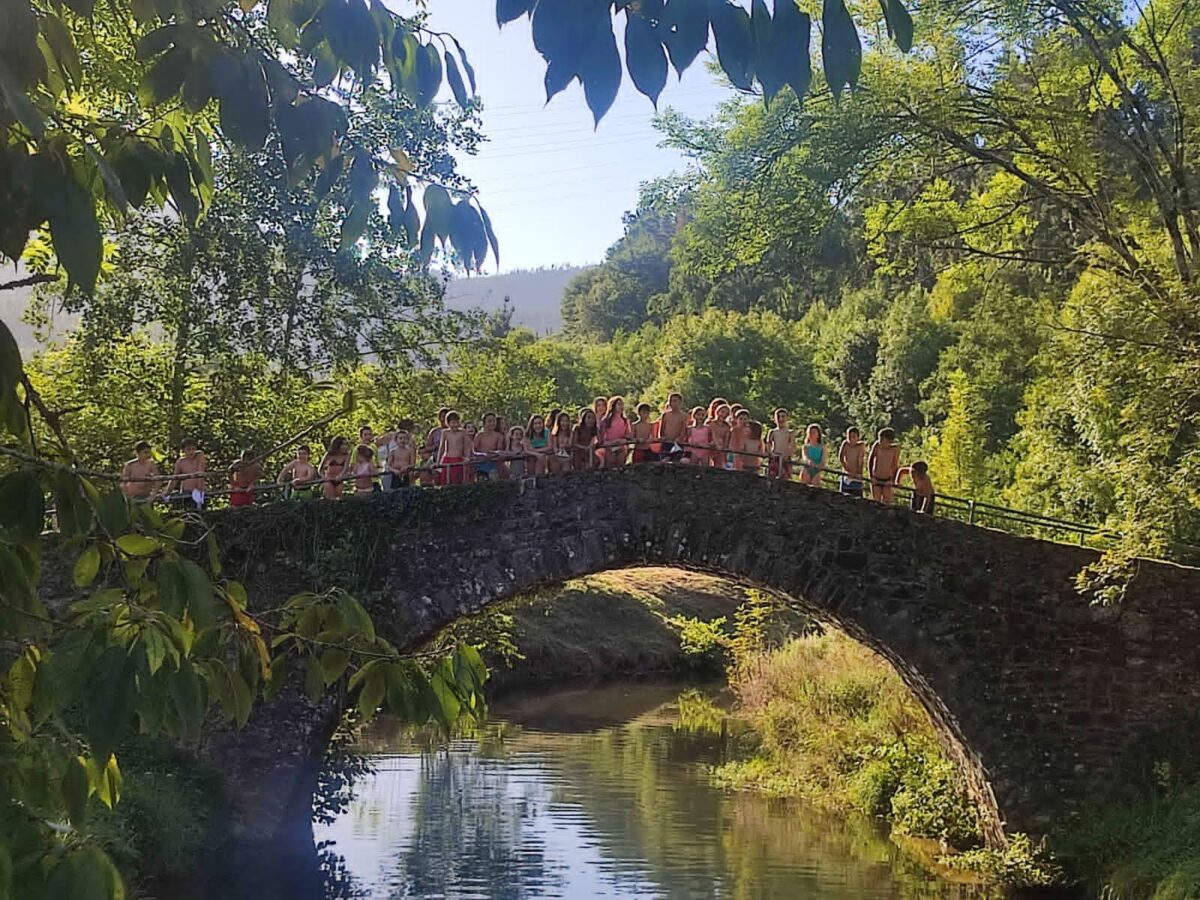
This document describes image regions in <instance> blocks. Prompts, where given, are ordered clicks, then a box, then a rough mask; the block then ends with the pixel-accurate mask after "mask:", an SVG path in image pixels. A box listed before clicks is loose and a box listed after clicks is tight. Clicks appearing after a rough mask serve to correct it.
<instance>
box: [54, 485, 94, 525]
mask: <svg viewBox="0 0 1200 900" xmlns="http://www.w3.org/2000/svg"><path fill="white" fill-rule="evenodd" d="M54 512H55V519H56V520H57V521H58V530H59V532H60V533H61V534H62V535H63V536H64V537H66V538H74V537H81V536H83V535H86V534H87V533H88V532H89V531H91V528H92V505H91V502H90V501H89V500H88V498H87V496H85V494H84V492H83V491H82V490H81V489H80V482H79V480H78V479H77V478H76V476H74V475H69V474H67V473H66V472H60V473H59V474H57V475H55V476H54Z"/></svg>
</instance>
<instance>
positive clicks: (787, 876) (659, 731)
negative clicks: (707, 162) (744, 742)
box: [316, 684, 997, 900]
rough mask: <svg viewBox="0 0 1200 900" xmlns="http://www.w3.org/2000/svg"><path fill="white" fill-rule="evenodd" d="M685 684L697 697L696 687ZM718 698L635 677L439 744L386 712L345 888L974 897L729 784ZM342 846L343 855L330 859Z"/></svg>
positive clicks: (446, 894)
mask: <svg viewBox="0 0 1200 900" xmlns="http://www.w3.org/2000/svg"><path fill="white" fill-rule="evenodd" d="M681 694H682V696H681ZM712 699H713V695H712V694H711V693H708V692H699V691H696V690H695V689H690V690H686V691H685V690H684V689H683V687H682V686H680V685H670V684H618V685H608V686H602V687H592V688H588V689H586V690H578V689H577V690H566V691H556V692H553V693H550V694H543V695H540V696H537V697H526V698H524V699H519V700H510V701H508V702H506V703H503V704H501V705H499V706H497V707H496V708H495V709H494V710H493V719H494V721H493V722H491V723H490V724H489V725H487V726H486V727H484V728H482V729H481V730H480V733H479V734H477V735H475V736H474V737H472V738H471V739H463V740H458V741H454V742H452V743H451V744H450V745H449V747H448V748H447V747H441V748H422V747H420V746H417V745H416V744H415V743H414V740H413V738H412V737H411V736H407V735H406V733H405V732H404V730H403V729H402V728H400V727H399V726H398V725H396V724H395V723H391V722H388V721H386V720H380V721H378V722H376V723H373V725H372V727H371V728H370V729H369V730H368V731H367V733H366V734H365V735H364V736H363V738H362V743H361V745H360V747H359V748H358V750H359V752H361V753H363V754H365V755H366V756H368V757H369V758H370V760H371V763H372V765H373V767H374V772H373V774H371V775H368V776H366V777H364V778H363V779H362V781H361V782H360V783H359V784H358V785H357V788H356V794H357V796H356V798H355V799H354V800H353V801H352V803H351V804H350V806H349V808H348V809H346V810H345V812H344V813H343V814H342V815H340V816H339V817H338V818H337V819H336V821H334V822H333V823H332V824H328V825H318V826H316V838H317V840H318V842H329V843H327V844H326V847H327V849H328V850H329V851H331V852H332V853H334V854H337V856H338V857H340V860H336V862H337V879H336V880H337V882H338V885H339V887H338V890H337V893H339V894H341V895H342V896H359V897H370V898H380V900H382V898H389V900H390V898H431V900H432V898H439V900H442V898H444V900H468V898H480V900H499V898H506V900H518V898H560V897H561V898H591V897H612V898H639V900H643V898H671V900H675V898H678V900H683V898H688V900H691V898H708V897H713V898H716V897H722V898H724V897H728V898H754V900H783V898H788V900H792V898H810V900H824V898H828V900H835V898H836V900H843V898H921V900H925V898H931V900H932V898H965V897H971V898H975V897H991V896H997V895H995V894H993V893H992V892H990V891H985V890H983V889H981V888H979V887H975V886H970V885H964V884H952V883H949V882H947V881H943V880H940V879H939V878H937V877H935V876H933V875H931V874H930V873H928V872H927V871H926V870H924V869H923V868H922V867H920V866H919V865H917V864H916V863H915V862H914V861H913V860H912V859H911V858H910V857H908V856H906V855H905V854H903V853H901V852H900V851H899V849H898V848H897V847H896V845H894V844H893V843H892V842H891V841H889V840H888V839H887V837H886V836H885V834H884V832H883V831H882V830H881V829H880V828H879V826H878V825H877V824H876V823H874V822H870V821H866V820H863V819H855V818H846V817H839V816H833V815H830V814H827V813H821V812H818V811H816V810H814V809H812V808H809V807H807V806H804V805H800V804H797V803H794V802H785V801H778V800H776V801H772V800H768V799H766V798H763V797H758V796H754V795H748V794H728V793H724V792H722V791H719V790H716V789H714V788H713V787H711V786H710V785H709V784H708V781H707V779H706V776H705V766H706V765H711V764H715V763H719V762H720V761H721V760H722V759H723V758H724V757H725V755H726V754H727V753H728V752H729V750H728V748H729V747H730V744H731V741H730V737H729V733H728V727H729V726H728V721H727V720H726V719H725V718H724V716H723V715H722V714H721V712H720V710H719V708H718V707H717V706H714V704H713V703H712V702H711V700H712ZM331 858H333V857H331Z"/></svg>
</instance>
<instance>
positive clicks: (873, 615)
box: [219, 465, 1200, 846]
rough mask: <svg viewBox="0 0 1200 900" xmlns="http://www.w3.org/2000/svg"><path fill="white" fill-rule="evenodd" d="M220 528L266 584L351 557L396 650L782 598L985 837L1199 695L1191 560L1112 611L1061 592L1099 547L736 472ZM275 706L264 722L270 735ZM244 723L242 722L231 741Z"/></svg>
mask: <svg viewBox="0 0 1200 900" xmlns="http://www.w3.org/2000/svg"><path fill="white" fill-rule="evenodd" d="M364 523H365V525H364ZM219 528H220V530H221V531H222V532H223V535H224V537H223V542H224V546H225V550H226V552H227V554H229V555H230V557H231V558H232V559H233V560H234V561H237V560H238V559H239V558H240V560H241V561H242V563H243V564H244V565H245V566H246V567H247V568H249V569H256V570H258V571H259V573H260V577H261V579H262V580H263V582H264V585H265V586H267V587H268V588H270V589H273V590H275V591H280V590H287V591H289V592H290V590H292V589H301V588H303V587H309V586H311V585H310V584H308V583H306V582H305V578H307V577H311V576H308V575H305V574H304V573H306V572H311V567H312V565H313V564H314V559H315V557H314V554H317V553H318V552H319V549H320V547H321V546H322V544H323V542H325V541H328V540H329V539H331V538H334V537H337V536H339V535H341V536H343V539H345V540H349V541H350V542H351V543H352V544H354V545H355V546H359V547H361V553H359V554H358V557H357V558H355V557H354V554H353V552H352V553H351V556H352V558H353V559H354V562H353V565H354V566H358V567H359V569H360V570H359V571H358V572H357V573H356V576H355V577H356V578H357V579H359V580H360V582H361V583H362V584H366V585H369V588H370V590H369V592H368V593H369V595H370V596H371V597H374V598H376V599H374V600H373V601H372V604H371V611H372V614H373V615H374V617H375V620H376V625H377V628H379V629H380V630H381V632H382V633H383V634H384V635H385V636H387V637H388V638H389V639H391V640H392V641H393V642H395V643H397V644H398V645H400V646H412V645H415V644H417V643H420V642H421V641H423V640H424V639H426V638H428V637H429V636H431V635H432V634H434V633H436V632H437V631H439V630H440V629H442V628H443V627H445V626H447V625H449V624H450V623H452V622H454V621H455V620H457V619H459V618H462V617H464V616H470V615H474V614H477V613H479V612H481V611H483V610H485V609H486V608H488V607H489V606H491V605H493V604H495V603H499V602H502V601H504V600H507V599H510V598H513V597H516V596H520V595H522V594H525V593H528V592H530V591H533V590H537V589H541V588H546V587H552V586H555V585H558V584H561V583H562V582H564V581H567V580H570V579H572V578H579V577H582V576H586V575H589V574H596V573H600V572H605V571H610V570H614V569H622V568H629V567H634V566H644V565H665V566H674V567H679V568H688V569H696V570H701V571H705V572H709V573H712V574H716V575H720V576H722V577H726V578H729V579H732V580H734V581H739V582H743V583H746V584H750V585H754V586H759V587H763V588H767V589H770V590H772V591H775V592H777V593H780V594H782V595H784V596H785V597H788V598H791V602H792V603H794V604H795V605H796V606H797V607H798V608H799V609H800V610H801V611H803V612H804V613H806V614H808V615H811V616H813V617H814V618H816V619H818V620H819V621H822V622H824V623H827V624H829V625H832V626H834V627H837V628H839V629H841V630H843V631H845V632H846V633H848V634H849V635H850V636H852V637H854V638H855V639H857V640H858V641H860V642H862V643H863V644H865V645H866V646H868V647H870V648H871V649H872V650H874V651H876V652H878V653H879V654H880V655H882V656H883V657H884V658H886V659H888V660H889V661H890V662H891V664H892V665H893V666H894V667H895V668H896V670H897V671H898V672H899V674H900V676H901V677H902V678H903V679H904V681H905V682H906V684H908V686H909V687H910V689H912V691H913V693H914V694H915V695H916V696H917V698H918V699H919V700H920V702H921V703H922V705H923V706H924V707H925V709H926V710H927V711H928V713H929V715H930V718H931V719H932V721H933V723H934V726H935V729H936V730H937V732H938V733H939V736H940V738H941V740H942V741H943V743H944V745H945V746H946V748H947V750H948V751H949V753H950V754H951V756H952V758H954V759H955V761H956V762H957V764H958V766H959V768H960V771H961V772H962V773H963V775H964V777H965V780H966V784H967V788H968V790H969V792H970V794H971V795H972V797H973V799H974V800H975V801H976V802H977V803H978V804H979V808H980V810H981V813H982V816H983V828H984V834H985V839H986V840H987V841H988V842H989V843H990V844H992V845H994V846H999V845H1002V844H1003V843H1004V842H1005V833H1006V832H1007V833H1012V832H1018V831H1023V832H1029V833H1033V834H1042V833H1045V832H1046V831H1047V830H1048V829H1049V827H1050V826H1051V825H1052V823H1053V822H1055V821H1056V820H1058V819H1060V818H1061V817H1063V816H1065V815H1067V814H1069V813H1071V812H1073V811H1075V810H1078V809H1081V808H1083V807H1084V806H1085V805H1086V804H1088V803H1090V802H1093V801H1102V800H1104V799H1108V798H1110V797H1111V795H1112V789H1113V785H1114V784H1120V783H1122V780H1123V779H1124V777H1125V776H1124V768H1123V767H1124V766H1125V765H1126V763H1127V762H1128V760H1129V759H1130V758H1131V757H1132V756H1135V755H1136V754H1137V753H1138V752H1139V748H1141V747H1143V746H1144V745H1145V743H1146V742H1147V741H1148V740H1151V739H1153V738H1154V737H1155V736H1156V735H1159V734H1161V733H1162V732H1164V731H1168V730H1170V729H1172V728H1175V727H1177V726H1178V724H1179V721H1180V714H1181V712H1182V711H1185V710H1189V709H1190V708H1192V707H1194V704H1195V701H1196V699H1197V698H1200V572H1198V571H1197V570H1193V569H1187V568H1183V567H1179V566H1172V565H1167V564H1162V563H1150V562H1143V563H1142V564H1140V566H1139V571H1138V575H1137V577H1136V578H1135V580H1134V582H1133V583H1132V584H1131V586H1130V589H1129V591H1128V593H1127V596H1126V599H1125V601H1124V602H1123V604H1122V605H1121V607H1120V609H1119V610H1111V609H1102V608H1097V607H1094V606H1092V605H1090V603H1089V601H1088V599H1087V598H1085V597H1082V596H1080V595H1079V594H1078V592H1077V591H1076V590H1075V587H1074V578H1075V575H1076V574H1077V573H1078V572H1079V570H1080V569H1081V568H1082V567H1083V566H1084V565H1085V564H1086V563H1088V562H1090V561H1092V560H1093V559H1094V558H1095V555H1094V554H1093V553H1092V552H1091V551H1088V550H1085V549H1082V548H1077V547H1070V546H1066V545H1062V544H1056V543H1051V542H1046V541H1039V540H1034V539H1030V538H1022V537H1016V536H1013V535H1008V534H1003V533H1000V532H996V531H991V530H988V529H983V528H979V527H973V526H967V525H963V524H961V523H957V522H952V521H947V520H941V519H934V518H931V517H921V516H915V515H912V514H910V513H908V512H907V511H905V510H902V509H886V508H882V507H879V506H877V505H875V504H871V503H868V502H864V501H860V500H855V499H852V498H848V497H843V496H840V495H837V494H835V493H833V492H830V491H822V490H815V489H812V488H808V487H804V486H801V485H798V484H793V483H781V482H774V481H767V480H765V479H761V478H758V477H756V476H753V475H750V474H747V473H731V472H723V471H718V470H702V469H695V468H689V467H678V466H665V465H662V466H660V465H654V466H639V467H636V468H629V469H617V470H608V471H601V472H589V473H579V474H575V475H568V476H562V477H558V478H552V479H542V480H537V481H533V480H530V481H527V482H523V483H499V484H480V485H476V486H473V487H468V488H454V489H447V490H439V491H429V490H414V491H412V492H408V493H402V494H399V495H391V496H382V497H378V498H371V499H367V500H362V501H353V500H350V501H344V502H341V503H314V504H299V505H295V506H292V507H288V508H286V509H282V510H281V509H280V508H279V507H268V508H263V509H251V510H245V511H240V510H239V511H234V512H232V513H230V514H228V515H227V516H226V517H225V519H223V520H222V521H221V522H220V523H219ZM346 535H352V537H350V538H345V536H346ZM280 714H282V715H283V716H284V717H285V718H286V716H287V715H289V714H288V713H286V712H283V713H280V711H276V713H274V714H272V712H271V710H266V711H265V715H264V717H263V721H265V722H266V723H267V724H266V725H265V726H262V727H265V728H266V729H267V733H275V734H278V730H279V727H280V723H279V721H278V716H279V715H280ZM273 715H274V719H273V718H272V716H273ZM291 715H292V716H293V718H295V717H296V716H302V715H310V713H304V712H295V713H291ZM255 733H256V728H255V722H254V720H252V722H251V725H250V728H249V729H248V730H247V731H246V732H245V733H244V734H243V736H242V737H240V738H238V744H244V742H246V741H254V740H256V738H255V736H254V735H255Z"/></svg>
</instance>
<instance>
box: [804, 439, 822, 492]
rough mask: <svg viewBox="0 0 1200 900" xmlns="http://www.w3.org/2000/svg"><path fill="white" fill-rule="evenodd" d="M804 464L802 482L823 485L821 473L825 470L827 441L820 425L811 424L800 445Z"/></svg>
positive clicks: (817, 485) (814, 485) (816, 485)
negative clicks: (825, 441)
mask: <svg viewBox="0 0 1200 900" xmlns="http://www.w3.org/2000/svg"><path fill="white" fill-rule="evenodd" d="M800 456H801V457H802V458H803V460H804V465H803V466H801V468H800V483H801V484H807V485H810V486H812V487H820V486H821V473H822V472H824V471H825V443H824V435H822V434H821V426H820V425H816V424H813V425H809V426H808V430H807V432H806V434H805V436H804V444H803V445H802V446H801V447H800Z"/></svg>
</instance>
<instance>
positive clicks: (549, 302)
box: [0, 266, 582, 351]
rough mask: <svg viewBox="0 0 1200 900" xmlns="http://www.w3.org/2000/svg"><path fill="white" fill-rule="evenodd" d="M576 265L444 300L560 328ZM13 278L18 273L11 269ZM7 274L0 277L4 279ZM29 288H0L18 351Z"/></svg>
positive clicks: (461, 288) (28, 342)
mask: <svg viewBox="0 0 1200 900" xmlns="http://www.w3.org/2000/svg"><path fill="white" fill-rule="evenodd" d="M581 268H582V267H580V266H561V267H560V266H554V267H550V268H545V269H532V270H520V271H516V272H506V273H504V274H503V275H487V276H481V277H477V278H454V279H451V281H450V283H449V284H448V285H447V286H446V304H447V305H448V306H450V307H451V308H452V309H471V308H473V307H479V308H482V309H485V310H489V311H490V310H494V309H499V308H500V307H501V306H503V305H504V299H505V298H506V297H507V298H509V299H510V300H511V301H512V305H513V310H514V314H513V324H514V325H521V326H524V327H525V328H529V329H531V330H533V331H536V332H537V333H539V334H547V333H549V332H554V331H558V330H559V329H561V328H562V315H561V311H560V307H559V304H560V301H561V299H562V291H563V288H564V287H565V286H566V284H567V282H568V281H570V280H571V278H572V277H574V275H575V273H576V272H578V271H580V269H581ZM12 277H13V278H19V277H21V273H19V272H18V273H14V274H13V275H12ZM8 280H9V279H8V278H7V277H5V278H0V281H8ZM29 294H30V291H29V290H28V289H25V288H23V289H20V290H15V291H0V322H4V324H5V325H7V326H8V327H9V328H10V329H11V330H12V333H13V335H14V336H15V337H16V339H17V345H18V346H19V347H20V348H21V349H22V351H32V350H35V349H36V348H37V340H36V338H35V336H34V333H33V329H32V328H30V327H29V326H28V325H26V324H25V323H24V322H22V321H21V316H22V314H23V313H24V312H25V305H26V304H27V303H28V302H29Z"/></svg>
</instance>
